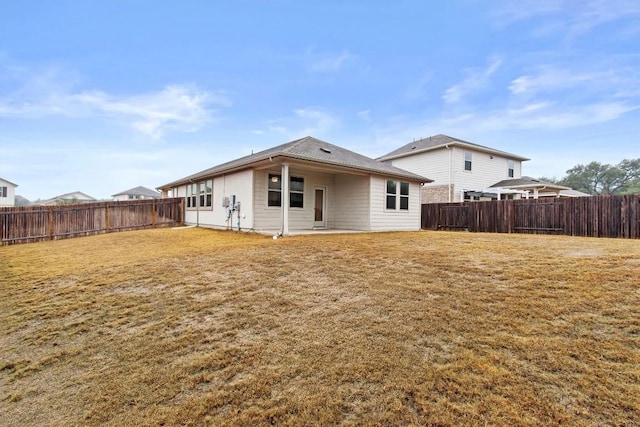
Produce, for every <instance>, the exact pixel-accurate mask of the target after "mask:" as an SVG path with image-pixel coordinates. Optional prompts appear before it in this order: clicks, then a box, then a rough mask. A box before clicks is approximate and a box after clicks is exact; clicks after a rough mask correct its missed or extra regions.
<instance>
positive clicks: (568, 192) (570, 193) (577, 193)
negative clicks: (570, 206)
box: [540, 190, 591, 197]
mask: <svg viewBox="0 0 640 427" xmlns="http://www.w3.org/2000/svg"><path fill="white" fill-rule="evenodd" d="M540 195H541V196H544V194H543V193H541V194H540ZM560 196H561V197H590V196H591V194H589V193H583V192H582V191H578V190H561V191H560Z"/></svg>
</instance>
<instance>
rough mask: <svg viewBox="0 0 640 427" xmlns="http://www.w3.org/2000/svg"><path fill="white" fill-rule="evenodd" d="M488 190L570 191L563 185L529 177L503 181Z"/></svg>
mask: <svg viewBox="0 0 640 427" xmlns="http://www.w3.org/2000/svg"><path fill="white" fill-rule="evenodd" d="M489 188H510V189H513V190H533V189H538V190H550V191H558V190H571V188H569V187H565V186H564V185H558V184H553V183H551V182H546V181H540V180H539V179H535V178H531V177H530V176H523V177H521V178H512V179H505V180H503V181H500V182H497V183H495V184H493V185H492V186H491V187H489Z"/></svg>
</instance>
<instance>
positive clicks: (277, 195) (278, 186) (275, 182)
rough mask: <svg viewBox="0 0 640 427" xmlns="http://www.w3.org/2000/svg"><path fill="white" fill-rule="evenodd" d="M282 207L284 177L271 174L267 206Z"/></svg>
mask: <svg viewBox="0 0 640 427" xmlns="http://www.w3.org/2000/svg"><path fill="white" fill-rule="evenodd" d="M281 205H282V177H281V176H280V175H274V174H271V173H270V174H269V194H268V197H267V206H281Z"/></svg>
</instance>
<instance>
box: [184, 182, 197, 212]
mask: <svg viewBox="0 0 640 427" xmlns="http://www.w3.org/2000/svg"><path fill="white" fill-rule="evenodd" d="M197 197H198V184H196V183H193V184H187V207H188V208H195V207H196V198H197Z"/></svg>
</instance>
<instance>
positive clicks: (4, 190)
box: [0, 187, 9, 197]
mask: <svg viewBox="0 0 640 427" xmlns="http://www.w3.org/2000/svg"><path fill="white" fill-rule="evenodd" d="M0 197H9V187H0Z"/></svg>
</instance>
